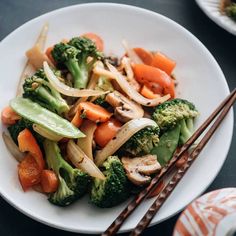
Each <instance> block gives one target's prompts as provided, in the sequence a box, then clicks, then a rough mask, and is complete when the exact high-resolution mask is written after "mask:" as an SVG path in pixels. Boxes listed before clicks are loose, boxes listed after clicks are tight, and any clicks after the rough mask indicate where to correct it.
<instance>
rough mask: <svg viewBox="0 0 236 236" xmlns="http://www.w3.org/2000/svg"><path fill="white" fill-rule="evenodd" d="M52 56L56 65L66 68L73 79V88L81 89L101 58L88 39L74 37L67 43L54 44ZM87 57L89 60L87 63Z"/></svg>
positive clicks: (100, 54)
mask: <svg viewBox="0 0 236 236" xmlns="http://www.w3.org/2000/svg"><path fill="white" fill-rule="evenodd" d="M52 56H53V58H54V60H55V61H56V62H57V63H58V64H60V65H65V66H66V67H67V69H68V70H69V71H70V73H71V74H72V77H73V79H74V87H75V88H78V89H81V88H86V86H87V83H88V77H89V73H90V71H91V69H92V66H93V64H94V63H95V61H96V60H97V59H100V58H102V53H101V52H99V51H97V48H96V45H95V44H94V43H93V41H91V40H90V39H87V38H83V37H76V38H72V39H71V40H70V41H69V42H68V43H59V44H56V45H55V46H54V48H53V50H52ZM89 57H91V60H90V61H89V62H88V58H89Z"/></svg>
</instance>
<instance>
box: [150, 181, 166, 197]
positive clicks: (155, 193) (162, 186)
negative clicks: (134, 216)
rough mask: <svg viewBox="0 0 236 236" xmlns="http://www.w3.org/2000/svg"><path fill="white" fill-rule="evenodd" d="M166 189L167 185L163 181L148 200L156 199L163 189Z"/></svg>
mask: <svg viewBox="0 0 236 236" xmlns="http://www.w3.org/2000/svg"><path fill="white" fill-rule="evenodd" d="M164 187H165V184H164V181H163V180H162V181H161V182H160V183H159V184H158V185H157V187H156V188H155V189H154V190H153V191H152V192H151V193H150V194H149V195H148V198H152V197H155V196H157V195H158V194H159V193H160V192H161V191H162V189H163V188H164Z"/></svg>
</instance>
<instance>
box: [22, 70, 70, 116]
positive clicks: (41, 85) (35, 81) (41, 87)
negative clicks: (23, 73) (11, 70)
mask: <svg viewBox="0 0 236 236" xmlns="http://www.w3.org/2000/svg"><path fill="white" fill-rule="evenodd" d="M55 74H56V75H58V76H59V75H60V72H59V71H56V72H55ZM23 89H24V93H23V97H24V98H29V99H31V100H32V101H34V102H37V103H38V104H40V105H41V106H43V107H45V108H47V109H49V110H50V111H52V112H55V113H58V114H59V115H61V114H62V113H64V112H67V111H68V110H69V106H68V105H67V103H66V101H65V100H64V99H63V98H62V97H61V95H60V93H59V92H58V91H57V90H55V89H54V88H53V87H52V86H51V84H50V83H49V82H48V79H47V77H46V75H45V73H44V70H43V69H40V70H38V71H37V72H36V73H35V74H34V75H33V76H31V77H29V78H27V79H26V80H25V82H24V84H23Z"/></svg>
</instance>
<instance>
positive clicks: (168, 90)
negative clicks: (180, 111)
mask: <svg viewBox="0 0 236 236" xmlns="http://www.w3.org/2000/svg"><path fill="white" fill-rule="evenodd" d="M164 94H170V96H171V98H175V82H174V80H173V79H171V84H170V86H169V87H165V88H164Z"/></svg>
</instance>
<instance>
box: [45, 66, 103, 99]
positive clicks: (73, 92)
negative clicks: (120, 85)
mask: <svg viewBox="0 0 236 236" xmlns="http://www.w3.org/2000/svg"><path fill="white" fill-rule="evenodd" d="M43 69H44V72H45V74H46V76H47V78H48V80H49V82H50V83H51V84H52V86H53V87H54V88H55V89H56V90H57V91H58V92H60V93H62V94H64V95H66V96H70V97H89V96H99V95H103V94H106V92H103V91H98V90H90V89H76V88H71V87H69V86H67V85H65V84H63V83H62V82H60V80H59V79H58V78H57V77H56V76H55V74H54V73H53V71H52V70H51V69H50V67H49V65H48V63H47V62H46V61H45V62H44V63H43Z"/></svg>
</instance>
